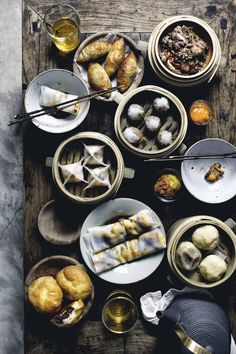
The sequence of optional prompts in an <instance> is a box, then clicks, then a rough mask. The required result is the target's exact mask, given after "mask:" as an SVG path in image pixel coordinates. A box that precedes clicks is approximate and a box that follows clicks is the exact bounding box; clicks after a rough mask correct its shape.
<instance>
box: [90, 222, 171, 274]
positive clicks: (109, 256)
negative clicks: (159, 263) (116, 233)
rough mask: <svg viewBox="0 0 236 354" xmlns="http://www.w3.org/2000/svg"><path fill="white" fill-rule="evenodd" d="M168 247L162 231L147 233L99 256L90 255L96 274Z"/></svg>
mask: <svg viewBox="0 0 236 354" xmlns="http://www.w3.org/2000/svg"><path fill="white" fill-rule="evenodd" d="M165 247H166V239H165V236H164V235H163V234H162V232H161V231H160V229H158V228H157V229H155V230H151V231H148V232H146V233H145V234H143V235H141V236H140V237H139V238H136V239H132V240H130V241H126V242H123V243H120V244H119V245H117V246H115V247H113V248H110V249H107V250H105V251H103V252H99V253H97V254H93V255H91V254H90V259H91V261H92V264H93V266H94V270H95V272H96V273H101V272H104V271H105V270H108V269H111V268H114V267H117V266H118V265H120V264H124V263H127V262H131V261H134V260H136V259H138V258H141V257H143V256H147V255H150V254H153V253H155V252H158V251H159V250H161V249H164V248H165Z"/></svg>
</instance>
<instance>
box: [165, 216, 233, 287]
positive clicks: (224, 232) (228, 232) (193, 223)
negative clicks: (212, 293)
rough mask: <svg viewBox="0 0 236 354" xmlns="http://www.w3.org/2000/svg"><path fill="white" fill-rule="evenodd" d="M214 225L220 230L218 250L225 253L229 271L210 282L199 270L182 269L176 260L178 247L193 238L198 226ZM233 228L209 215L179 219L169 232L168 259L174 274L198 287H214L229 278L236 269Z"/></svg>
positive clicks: (190, 284)
mask: <svg viewBox="0 0 236 354" xmlns="http://www.w3.org/2000/svg"><path fill="white" fill-rule="evenodd" d="M203 225H213V226H215V227H216V228H217V229H218V230H219V234H220V243H219V246H218V247H217V248H216V249H217V251H219V252H221V253H223V254H224V255H225V262H226V263H227V271H226V273H225V275H224V276H223V277H222V278H221V279H220V280H218V281H215V282H212V283H209V282H207V281H206V280H204V279H203V278H202V277H201V276H200V274H199V272H198V271H197V270H196V271H192V272H188V273H187V272H186V273H184V272H183V271H181V270H180V268H179V267H178V265H177V264H176V261H175V254H176V249H177V247H178V245H179V243H180V242H181V241H186V240H191V235H192V233H193V231H194V229H196V228H197V227H200V226H203ZM235 237H236V236H235V234H234V232H233V231H232V229H231V228H230V227H229V226H228V225H227V224H226V223H224V222H223V221H221V220H219V219H217V218H214V217H212V216H207V215H198V216H194V217H188V218H185V219H181V220H178V221H177V222H176V223H174V224H173V225H172V227H171V228H170V230H169V232H168V239H169V242H168V246H167V259H168V262H169V265H170V267H171V269H172V271H173V272H174V274H175V275H176V276H177V277H178V278H179V279H180V280H181V281H183V282H184V283H186V284H188V285H189V286H193V287H196V288H213V287H216V286H219V285H221V284H223V283H224V282H225V281H226V280H228V279H229V278H230V277H231V276H232V274H233V273H234V271H235V269H236V238H235Z"/></svg>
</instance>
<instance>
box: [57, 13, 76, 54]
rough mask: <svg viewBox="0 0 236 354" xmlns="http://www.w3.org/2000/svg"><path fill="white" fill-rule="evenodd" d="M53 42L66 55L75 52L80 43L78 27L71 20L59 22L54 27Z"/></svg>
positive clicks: (62, 19)
mask: <svg viewBox="0 0 236 354" xmlns="http://www.w3.org/2000/svg"><path fill="white" fill-rule="evenodd" d="M52 36H53V41H54V43H55V45H56V46H57V48H58V49H59V50H61V51H62V52H64V53H68V52H71V51H73V50H74V49H75V48H76V47H77V46H78V45H79V43H80V31H79V28H78V25H77V24H76V23H75V22H74V21H73V20H72V19H70V18H66V17H64V18H61V19H59V20H57V21H56V22H55V23H54V25H53V27H52Z"/></svg>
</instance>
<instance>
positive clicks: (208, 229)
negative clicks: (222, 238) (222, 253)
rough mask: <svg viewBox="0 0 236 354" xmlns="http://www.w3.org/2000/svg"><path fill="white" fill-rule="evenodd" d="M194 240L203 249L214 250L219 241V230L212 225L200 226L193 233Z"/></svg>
mask: <svg viewBox="0 0 236 354" xmlns="http://www.w3.org/2000/svg"><path fill="white" fill-rule="evenodd" d="M192 242H193V243H194V245H195V246H196V247H197V248H199V249H201V250H206V251H210V250H213V249H214V248H216V246H217V245H218V243H219V232H218V230H217V228H216V227H215V226H212V225H205V226H201V227H198V228H197V229H196V230H195V231H194V233H193V234H192Z"/></svg>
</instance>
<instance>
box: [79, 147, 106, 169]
mask: <svg viewBox="0 0 236 354" xmlns="http://www.w3.org/2000/svg"><path fill="white" fill-rule="evenodd" d="M83 145H84V160H85V164H86V165H105V163H104V162H103V155H104V145H86V144H84V143H83Z"/></svg>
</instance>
